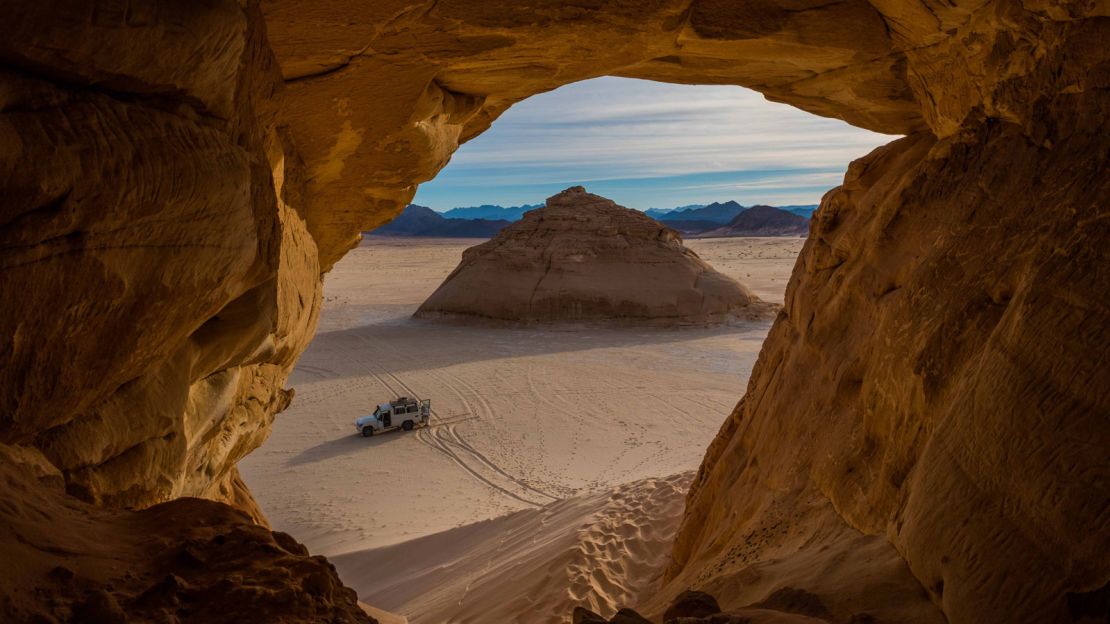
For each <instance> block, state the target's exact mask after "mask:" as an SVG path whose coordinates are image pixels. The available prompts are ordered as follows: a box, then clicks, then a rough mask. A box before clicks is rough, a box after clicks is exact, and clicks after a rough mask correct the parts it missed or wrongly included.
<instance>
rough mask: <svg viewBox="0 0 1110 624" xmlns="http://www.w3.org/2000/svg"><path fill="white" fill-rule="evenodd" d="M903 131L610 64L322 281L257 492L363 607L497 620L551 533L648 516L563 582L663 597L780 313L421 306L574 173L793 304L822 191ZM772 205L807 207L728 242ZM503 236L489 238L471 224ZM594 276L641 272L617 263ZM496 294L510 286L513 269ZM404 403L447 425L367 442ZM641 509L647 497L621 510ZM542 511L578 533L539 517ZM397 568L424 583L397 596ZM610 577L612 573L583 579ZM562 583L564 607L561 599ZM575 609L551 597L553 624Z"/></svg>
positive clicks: (593, 597) (541, 104) (431, 192)
mask: <svg viewBox="0 0 1110 624" xmlns="http://www.w3.org/2000/svg"><path fill="white" fill-rule="evenodd" d="M894 138H896V137H892V136H888V135H881V134H877V133H874V132H870V131H867V130H863V129H860V128H856V127H853V126H849V125H848V124H845V123H843V122H840V121H838V120H832V119H827V118H821V117H817V116H815V115H812V114H809V113H806V112H803V111H800V110H798V109H796V108H793V107H790V106H786V105H782V104H776V103H772V102H769V101H767V100H765V99H764V98H763V97H762V96H761V95H760V94H758V93H756V92H753V91H749V90H747V89H743V88H741V87H733V86H704V85H703V86H692V85H678V84H667V83H658V82H651V81H644V80H635V79H627V78H600V79H594V80H590V81H585V82H581V83H575V84H572V85H568V86H564V87H561V88H559V89H557V90H555V91H552V92H548V93H545V94H541V95H536V96H533V97H531V98H529V99H527V100H524V101H523V102H521V103H519V104H516V105H515V106H514V107H513V108H511V109H510V110H508V111H507V112H505V113H504V114H502V115H501V117H500V118H499V119H498V120H497V121H496V122H495V123H494V124H493V126H492V127H491V128H490V129H489V130H487V131H485V132H484V133H483V134H482V135H480V136H479V137H477V138H475V139H473V140H471V141H470V142H469V143H467V144H465V145H464V146H462V148H461V149H460V150H459V151H458V152H457V153H456V154H455V155H454V157H453V159H452V162H451V163H450V164H448V165H447V167H445V168H444V169H443V170H442V171H441V172H439V174H438V175H437V177H436V178H435V179H433V180H432V181H429V182H426V183H424V184H423V185H421V187H420V188H419V189H418V191H417V193H416V196H415V198H414V199H413V206H410V207H409V208H406V211H405V212H403V213H402V214H401V215H400V216H399V217H398V218H397V220H396V221H395V222H394V223H391V224H387V225H385V226H383V227H381V228H379V229H377V230H373V231H370V232H367V233H365V235H364V240H363V242H362V244H361V245H360V246H359V247H357V248H356V249H354V250H352V251H350V252H348V254H347V255H346V256H345V257H344V259H343V260H341V261H340V262H339V263H337V264H336V266H335V267H334V268H333V269H332V270H331V272H330V273H329V274H328V276H327V277H326V278H325V284H324V299H323V300H324V304H323V308H322V312H321V318H320V321H319V326H318V329H317V334H316V336H315V338H314V339H313V342H312V343H311V344H310V345H309V348H308V349H307V350H306V352H305V353H304V354H303V355H302V356H301V358H300V360H299V361H298V364H297V366H296V368H295V369H294V372H293V374H292V376H291V377H290V382H289V385H290V386H291V387H292V388H293V389H294V390H295V392H296V398H295V399H294V401H293V402H292V403H291V405H290V407H289V408H288V409H287V410H286V411H285V412H283V413H282V414H281V415H279V416H278V417H277V419H276V420H275V423H274V426H273V431H272V433H271V435H270V438H269V439H268V441H267V442H266V443H264V444H263V445H262V446H261V447H260V448H259V449H258V450H256V451H254V452H253V453H252V454H251V455H249V456H248V457H246V458H245V459H244V460H243V461H242V462H240V471H241V473H242V475H243V478H244V480H245V481H246V484H247V485H248V486H249V487H250V489H251V491H252V493H253V494H254V496H255V499H256V500H257V501H258V503H259V505H260V506H261V508H262V510H263V512H264V513H265V514H266V517H267V518H268V519H269V521H270V522H271V524H272V525H273V526H274V528H276V529H279V530H283V531H286V532H289V533H290V534H292V535H293V536H294V537H296V538H297V539H298V540H300V541H302V542H304V543H305V544H306V545H307V546H308V547H309V549H310V550H311V551H312V552H314V553H319V554H323V555H325V556H328V557H329V559H331V561H332V562H333V563H335V564H336V566H337V567H338V569H339V571H340V574H341V576H342V578H343V579H344V581H345V582H346V583H347V584H349V585H350V586H352V587H354V588H355V589H356V590H357V591H358V592H359V594H360V596H361V598H362V599H363V600H364V601H365V602H367V603H369V604H373V605H375V606H378V607H382V608H384V609H387V610H390V611H396V612H398V613H401V614H405V615H408V616H410V617H416V618H417V620H416V621H439V620H442V619H446V618H449V617H464V618H465V617H466V616H465V614H466V613H467V612H469V611H474V610H486V612H485V613H484V615H483V617H487V618H489V617H492V618H495V619H496V618H497V617H499V616H497V615H496V614H491V613H490V612H488V609H490V608H491V607H490V605H489V600H490V598H491V597H492V596H491V595H490V594H491V592H493V593H495V594H496V593H500V591H501V590H500V589H497V588H498V587H500V585H501V584H502V583H503V582H504V581H505V578H504V577H505V575H506V571H507V570H506V568H511V567H512V566H516V565H527V566H531V567H534V568H535V570H534V571H533V576H534V577H535V578H536V579H539V578H543V577H544V576H545V575H550V574H553V573H557V572H558V570H556V569H555V568H557V567H558V566H563V567H564V568H566V567H569V566H571V565H572V563H573V562H570V561H567V560H566V558H565V556H564V553H563V552H561V551H559V550H557V549H556V548H555V544H557V545H558V547H559V548H560V549H563V550H565V549H568V548H572V547H588V544H587V543H588V542H590V540H591V538H584V537H581V535H580V533H581V532H582V531H587V532H588V531H589V530H590V528H591V527H590V526H589V525H590V523H591V522H593V523H594V524H596V525H597V526H598V527H604V526H605V525H606V524H614V523H620V522H623V523H627V524H629V525H630V526H633V527H636V530H634V531H633V530H632V529H627V528H626V529H623V530H617V531H616V532H614V533H612V534H609V535H606V534H605V532H604V531H605V530H606V529H604V528H595V530H597V531H599V536H600V538H604V539H607V540H610V541H612V542H614V543H613V544H612V545H611V546H610V547H609V548H608V552H606V553H604V554H602V553H600V552H599V553H598V554H597V559H598V561H595V562H592V563H584V564H583V566H582V567H583V572H581V573H579V574H578V575H577V576H576V575H575V574H571V573H568V578H567V579H566V584H567V587H570V588H572V589H571V591H573V592H575V593H582V594H583V595H582V604H585V605H587V606H592V607H593V608H595V609H597V610H599V611H601V612H603V613H607V614H609V615H611V614H612V612H613V611H615V609H616V608H617V607H618V606H619V605H621V604H639V603H640V602H642V601H643V599H644V598H645V595H646V593H648V592H650V591H653V590H654V589H655V587H654V585H655V584H656V583H657V578H655V576H654V575H656V574H660V573H661V572H662V570H663V568H664V567H665V565H666V557H667V556H668V553H669V547H670V543H671V540H672V539H673V535H674V533H675V531H676V530H677V524H678V522H679V519H680V517H681V513H682V509H683V502H684V497H685V492H686V489H687V488H688V486H689V483H690V481H691V479H692V478H693V471H694V470H695V469H696V468H697V466H698V465H699V463H700V461H701V458H702V457H703V456H704V454H705V449H706V447H707V446H708V445H709V443H710V442H711V441H712V439H713V436H714V435H716V433H717V431H718V429H719V428H720V427H721V424H722V423H723V422H725V420H726V418H727V417H728V414H729V413H730V412H731V411H732V410H733V408H734V407H735V404H736V401H737V399H738V397H740V396H741V395H742V394H743V393H744V388H745V386H746V385H747V382H748V377H749V376H750V374H751V370H752V367H753V365H754V364H755V361H756V357H757V355H758V354H759V350H760V347H761V345H762V342H763V340H764V339H765V337H766V335H767V332H768V330H769V329H770V326H771V320H772V319H773V314H771V315H769V316H765V317H764V318H760V319H758V320H750V319H746V318H743V317H736V318H733V319H732V320H730V321H729V322H727V323H724V324H721V323H719V322H717V323H711V324H708V325H705V326H698V325H694V326H688V327H682V326H678V327H675V326H667V325H658V326H656V325H651V324H649V325H644V323H643V319H641V320H640V322H639V323H633V324H618V325H614V324H612V323H603V324H598V323H596V322H595V323H593V324H592V325H591V324H589V323H588V322H587V323H585V324H583V323H574V322H570V323H568V322H565V321H564V322H561V323H560V322H556V323H538V324H535V323H526V324H524V325H520V324H519V323H508V324H501V325H500V326H499V325H498V324H493V325H492V326H491V323H487V322H481V320H480V319H479V320H478V322H473V321H472V322H462V323H458V322H451V321H450V320H448V321H446V322H436V321H428V320H423V319H414V318H412V316H413V313H414V312H415V311H416V310H417V308H418V307H419V306H420V305H421V304H422V303H423V302H424V300H425V299H427V298H428V297H429V295H431V294H432V293H433V292H434V291H435V290H436V289H437V287H439V286H440V284H441V283H443V281H444V279H445V278H447V277H448V275H449V274H450V273H451V271H452V270H453V269H455V266H456V264H457V263H458V262H459V258H460V257H461V256H462V255H463V251H464V250H465V249H467V248H469V247H472V246H475V245H478V244H481V243H482V242H484V241H485V240H488V239H489V238H491V237H495V236H497V234H498V232H500V231H501V230H502V229H504V228H505V227H506V226H508V225H509V222H515V223H519V220H520V219H521V217H522V214H521V213H523V212H524V211H525V210H531V209H538V208H540V207H542V205H543V202H544V199H545V198H547V197H548V196H551V195H555V194H557V193H559V192H560V191H562V190H563V189H565V188H567V187H571V186H576V185H583V186H585V187H586V190H587V191H589V192H590V193H594V194H597V195H601V196H606V197H608V198H610V199H613V200H614V201H616V202H617V203H618V204H620V205H622V206H627V207H632V208H634V209H636V210H637V211H638V212H639V213H645V211H646V214H647V215H650V216H652V217H654V218H656V219H658V222H657V224H662V225H663V226H667V227H669V228H674V229H675V230H676V231H677V232H679V233H680V234H681V235H682V236H683V237H685V240H684V244H685V246H686V248H688V249H691V250H693V251H694V252H695V253H696V254H698V255H699V256H700V258H701V259H702V260H705V261H706V262H708V263H709V265H710V266H711V267H713V268H714V269H716V270H718V271H721V272H722V273H724V274H725V275H727V276H728V277H729V278H732V279H735V280H737V281H739V282H740V283H741V284H743V285H744V286H745V287H747V288H749V289H750V290H751V292H752V293H754V294H755V296H757V297H758V298H759V299H760V300H762V301H764V302H767V303H769V304H772V305H774V306H781V305H782V304H783V301H784V298H785V290H786V284H787V282H788V280H789V278H790V275H791V272H792V271H793V270H794V265H795V261H796V258H797V255H798V253H799V252H800V250H801V248H802V245H803V244H804V242H805V230H806V229H807V228H808V223H807V222H808V220H809V218H810V216H811V214H812V213H813V212H814V211H815V209H816V208H817V204H818V202H819V201H820V199H821V196H822V195H824V194H825V192H826V191H828V190H829V189H830V188H832V187H834V186H836V185H838V184H840V182H841V181H842V179H843V176H844V171H845V168H846V167H847V163H849V162H850V161H852V160H855V159H856V158H859V157H861V156H863V155H865V154H866V153H867V152H869V151H871V150H873V149H874V148H876V147H877V146H879V145H882V144H885V143H887V142H889V141H891V140H893V139H894ZM753 205H761V206H774V207H775V208H774V210H775V211H776V212H781V213H783V215H785V216H786V217H793V218H792V219H791V220H790V221H789V226H786V227H785V229H776V228H783V227H784V226H781V225H779V224H778V223H777V222H775V221H773V220H772V221H768V222H766V223H762V224H761V223H749V224H747V225H746V226H744V227H746V228H748V229H747V230H734V231H730V232H727V233H722V228H727V227H728V226H729V223H730V222H732V221H733V220H734V218H735V217H736V216H738V215H739V213H740V212H744V211H746V209H747V208H749V207H751V206H753ZM665 209H671V211H670V212H674V213H679V212H681V213H684V214H683V215H679V216H676V215H674V214H669V213H668V212H667V211H666V210H665ZM418 210H420V211H422V212H418ZM577 210H580V211H582V213H583V214H588V213H589V212H590V211H591V208H590V207H589V206H581V207H578V208H577ZM432 211H434V213H432ZM410 212H411V213H412V216H411V217H410ZM686 213H688V214H686ZM444 217H447V218H444ZM799 223H801V224H802V225H801V229H800V230H799V229H798V228H799V225H798V224H799ZM481 227H486V228H487V229H488V232H486V233H485V235H484V237H475V235H474V234H473V233H472V232H474V231H477V230H476V228H481ZM587 227H592V228H598V229H599V228H604V227H605V224H591V225H588V226H587ZM451 228H455V229H454V230H452V229H451ZM458 228H469V229H463V230H459V229H458ZM758 228H763V229H758ZM459 231H461V232H462V233H461V234H460V233H457V232H459ZM468 232H470V233H471V234H470V236H467V233H468ZM712 232H717V233H716V234H713V233H712ZM603 236H614V237H618V238H619V237H623V236H625V234H624V233H620V232H614V233H612V234H603ZM534 244H539V243H534ZM589 244H590V243H589V239H586V241H585V242H581V243H580V245H581V246H588V245H589ZM627 253H629V254H635V253H637V252H636V251H635V250H632V251H629V252H627ZM644 261H646V260H644ZM549 270H550V269H549ZM560 270H562V269H560ZM595 270H600V271H604V270H605V269H604V268H600V269H595ZM643 276H645V277H647V278H649V279H648V280H645V281H644V283H643V284H642V287H643V288H644V289H646V290H649V291H650V290H651V289H652V288H653V285H652V283H651V281H650V280H660V279H668V276H667V274H666V273H660V274H658V276H656V277H654V278H653V277H652V272H651V271H650V270H646V271H644V272H643ZM540 279H541V280H543V279H550V277H546V276H545V277H541V278H540ZM596 279H599V280H601V281H600V285H601V287H603V288H607V289H614V290H615V289H616V288H618V286H619V285H618V284H616V283H613V282H612V280H614V279H619V277H618V276H616V275H615V274H599V276H598V277H597V278H596ZM605 280H609V282H606V281H605ZM539 286H540V284H539V283H537V284H536V285H535V286H534V287H531V286H530V288H533V292H535V289H538V288H539ZM656 288H657V287H656ZM482 296H484V297H488V298H491V299H497V298H503V297H505V296H506V293H505V292H504V291H503V290H502V289H499V288H498V287H497V284H495V283H491V284H489V285H488V288H487V290H486V292H484V293H482ZM659 296H662V297H673V296H675V295H673V294H671V293H669V292H668V291H667V290H665V289H663V290H660V294H659ZM400 396H411V397H418V398H430V399H432V405H433V417H432V419H431V423H430V427H429V428H427V429H417V430H415V431H412V432H395V433H385V434H379V435H375V436H372V437H370V438H363V437H360V436H359V435H358V432H356V430H355V427H354V424H353V423H354V421H355V419H356V418H359V417H362V416H364V415H366V414H368V413H369V412H371V411H372V410H373V409H374V408H375V406H376V405H378V404H379V403H382V402H384V401H388V400H390V399H393V398H396V397H400ZM622 497H627V498H643V499H644V500H649V501H651V504H648V505H645V504H644V503H638V504H635V505H632V504H629V505H625V506H623V507H622V506H621V505H620V504H618V503H615V502H614V500H621V499H622ZM537 510H543V511H542V513H543V514H549V515H551V516H552V517H554V518H557V519H558V521H557V522H551V523H550V524H547V523H543V524H542V525H541V523H539V522H538V520H537V519H536V518H537V517H535V516H534V514H536V512H537ZM591 515H593V516H596V517H594V518H593V520H591ZM629 531H631V532H629ZM625 533H627V534H625ZM645 533H651V536H650V537H645V536H644V534H645ZM513 534H520V535H519V536H520V537H524V536H531V538H532V539H533V540H543V541H548V542H551V545H549V546H548V547H547V548H545V549H539V550H538V551H537V552H534V553H528V552H527V549H524V548H522V546H523V543H514V544H515V547H516V550H514V549H513V548H509V547H507V546H501V547H500V548H498V547H495V545H494V544H493V543H492V540H493V537H494V536H498V535H513ZM600 538H593V539H600ZM583 540H585V541H583ZM583 544H587V545H586V546H583ZM622 548H623V549H624V551H623V552H620V549H622ZM630 548H631V549H632V550H633V551H636V553H633V552H628V549H630ZM463 553H465V556H464V555H463ZM498 553H499V554H498ZM637 553H638V554H637ZM396 558H400V559H401V560H395V559H396ZM467 559H469V560H470V562H469V563H464V562H461V560H467ZM603 559H609V560H610V561H602V560H603ZM445 567H450V568H451V571H450V572H447V571H445ZM386 568H388V569H390V570H392V571H393V572H394V573H395V574H396V575H398V576H401V577H404V578H406V579H408V582H409V587H408V588H407V589H406V590H405V591H401V592H398V591H397V587H396V580H395V578H394V576H393V575H385V576H383V575H382V574H380V570H382V569H386ZM589 574H596V575H598V576H599V577H601V578H603V579H604V580H603V583H604V584H606V587H600V586H598V585H597V583H596V582H590V583H584V581H583V578H579V577H585V576H587V575H589ZM463 588H469V589H465V590H464V589H463ZM433 589H434V590H435V591H432V590H433ZM547 589H548V590H551V592H553V594H551V595H544V596H543V599H544V600H553V596H554V595H555V594H562V593H563V591H564V589H565V588H561V587H558V586H557V585H554V584H549V585H548V587H547ZM452 592H454V593H452ZM532 593H536V592H535V591H532ZM541 593H542V592H541ZM464 595H466V596H468V597H469V601H468V603H467V604H466V605H465V607H460V604H458V603H459V601H460V600H461V597H462V596H464ZM573 606H574V605H571V604H570V603H566V604H563V605H559V604H557V603H552V604H551V608H550V613H551V617H552V618H554V619H553V620H552V621H562V617H563V613H564V612H569V609H570V608H572V607H573ZM503 615H504V616H505V617H508V613H505V614H503ZM537 617H538V616H537ZM536 621H539V620H536Z"/></svg>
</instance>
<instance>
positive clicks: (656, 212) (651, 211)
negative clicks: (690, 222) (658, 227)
mask: <svg viewBox="0 0 1110 624" xmlns="http://www.w3.org/2000/svg"><path fill="white" fill-rule="evenodd" d="M694 208H705V204H689V205H686V206H679V207H678V208H648V209H647V210H645V211H644V214H646V215H647V216H649V217H651V218H652V219H655V220H656V221H659V220H660V219H659V217H661V216H663V215H666V214H670V213H672V212H677V211H680V210H693V209H694Z"/></svg>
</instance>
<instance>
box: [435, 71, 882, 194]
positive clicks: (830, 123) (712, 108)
mask: <svg viewBox="0 0 1110 624" xmlns="http://www.w3.org/2000/svg"><path fill="white" fill-rule="evenodd" d="M893 138H894V137H891V136H887V135H882V134H876V133H874V132H870V131H867V130H863V129H860V128H855V127H852V126H850V125H848V124H846V123H844V122H842V121H839V120H836V119H826V118H823V117H817V116H815V115H811V114H809V113H806V112H803V111H800V110H798V109H796V108H793V107H790V106H786V105H784V104H775V103H773V102H768V101H767V100H765V99H763V96H762V95H760V94H758V93H756V92H754V91H750V90H748V89H744V88H741V87H728V86H688V85H673V84H663V83H657V82H649V81H645V80H632V79H628V78H598V79H595V80H588V81H584V82H579V83H575V84H571V85H567V86H565V87H562V88H560V89H557V90H555V91H551V92H549V93H543V94H540V95H537V96H534V97H531V98H529V99H527V100H525V101H523V102H521V103H519V104H517V105H516V106H514V107H513V108H511V109H509V110H508V111H507V112H506V113H505V114H504V115H502V116H501V118H500V119H498V120H497V121H496V122H494V124H493V127H492V128H490V129H489V130H487V131H486V132H485V133H484V134H482V135H480V136H479V137H477V138H475V139H474V140H472V141H470V142H469V143H466V144H465V145H463V146H462V147H461V148H459V151H458V152H456V153H455V156H454V157H453V158H452V160H451V163H450V164H448V165H447V167H446V168H444V170H443V171H441V172H440V174H439V176H437V177H436V179H435V180H432V181H431V182H427V183H425V184H423V185H421V186H420V188H419V189H418V190H417V193H416V199H414V200H413V201H414V203H417V204H421V205H424V206H429V207H431V208H433V209H436V210H440V211H443V210H448V209H450V208H454V207H456V206H475V205H480V204H500V205H503V206H511V205H520V204H535V203H542V202H543V200H544V199H545V198H547V197H549V196H551V195H554V194H555V193H558V192H559V191H561V190H563V189H564V188H566V187H568V186H573V185H577V184H581V185H583V186H585V187H586V189H587V190H588V191H590V192H592V193H597V194H599V195H604V196H606V197H609V198H611V199H613V200H615V201H616V202H617V203H619V204H622V205H625V206H628V207H630V208H639V209H641V210H642V209H647V208H671V207H674V206H680V205H685V204H707V203H710V202H714V201H727V200H730V199H734V200H736V201H738V202H740V203H741V204H744V205H751V204H755V203H763V204H774V205H783V204H816V203H817V202H818V201H820V199H821V196H822V195H823V194H824V193H825V191H827V190H829V189H830V188H832V187H834V186H836V185H837V184H839V183H840V181H841V179H842V178H843V176H844V171H845V169H846V168H847V166H848V163H849V162H850V161H852V160H853V159H856V158H859V157H860V156H863V155H864V154H867V153H868V152H870V151H871V150H872V149H874V148H876V147H878V146H880V145H883V144H885V143H889V142H890V141H891V140H893Z"/></svg>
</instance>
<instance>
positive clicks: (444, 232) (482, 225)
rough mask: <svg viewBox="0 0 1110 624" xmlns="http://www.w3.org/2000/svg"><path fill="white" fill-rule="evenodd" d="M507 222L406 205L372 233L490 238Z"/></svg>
mask: <svg viewBox="0 0 1110 624" xmlns="http://www.w3.org/2000/svg"><path fill="white" fill-rule="evenodd" d="M510 223H511V222H510V221H508V220H506V219H445V218H444V217H443V215H441V214H439V213H438V212H436V211H434V210H432V209H431V208H427V207H425V206H417V205H416V204H409V205H408V206H407V207H406V208H405V210H404V211H403V212H402V213H401V214H400V215H398V216H397V218H395V219H393V220H392V221H390V222H389V223H386V224H385V225H383V226H381V227H379V228H378V229H376V230H374V232H373V233H374V234H377V235H381V236H442V237H445V238H490V237H492V236H494V235H496V234H497V233H498V232H500V231H501V230H502V229H503V228H505V227H507V226H508V225H509V224H510Z"/></svg>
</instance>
